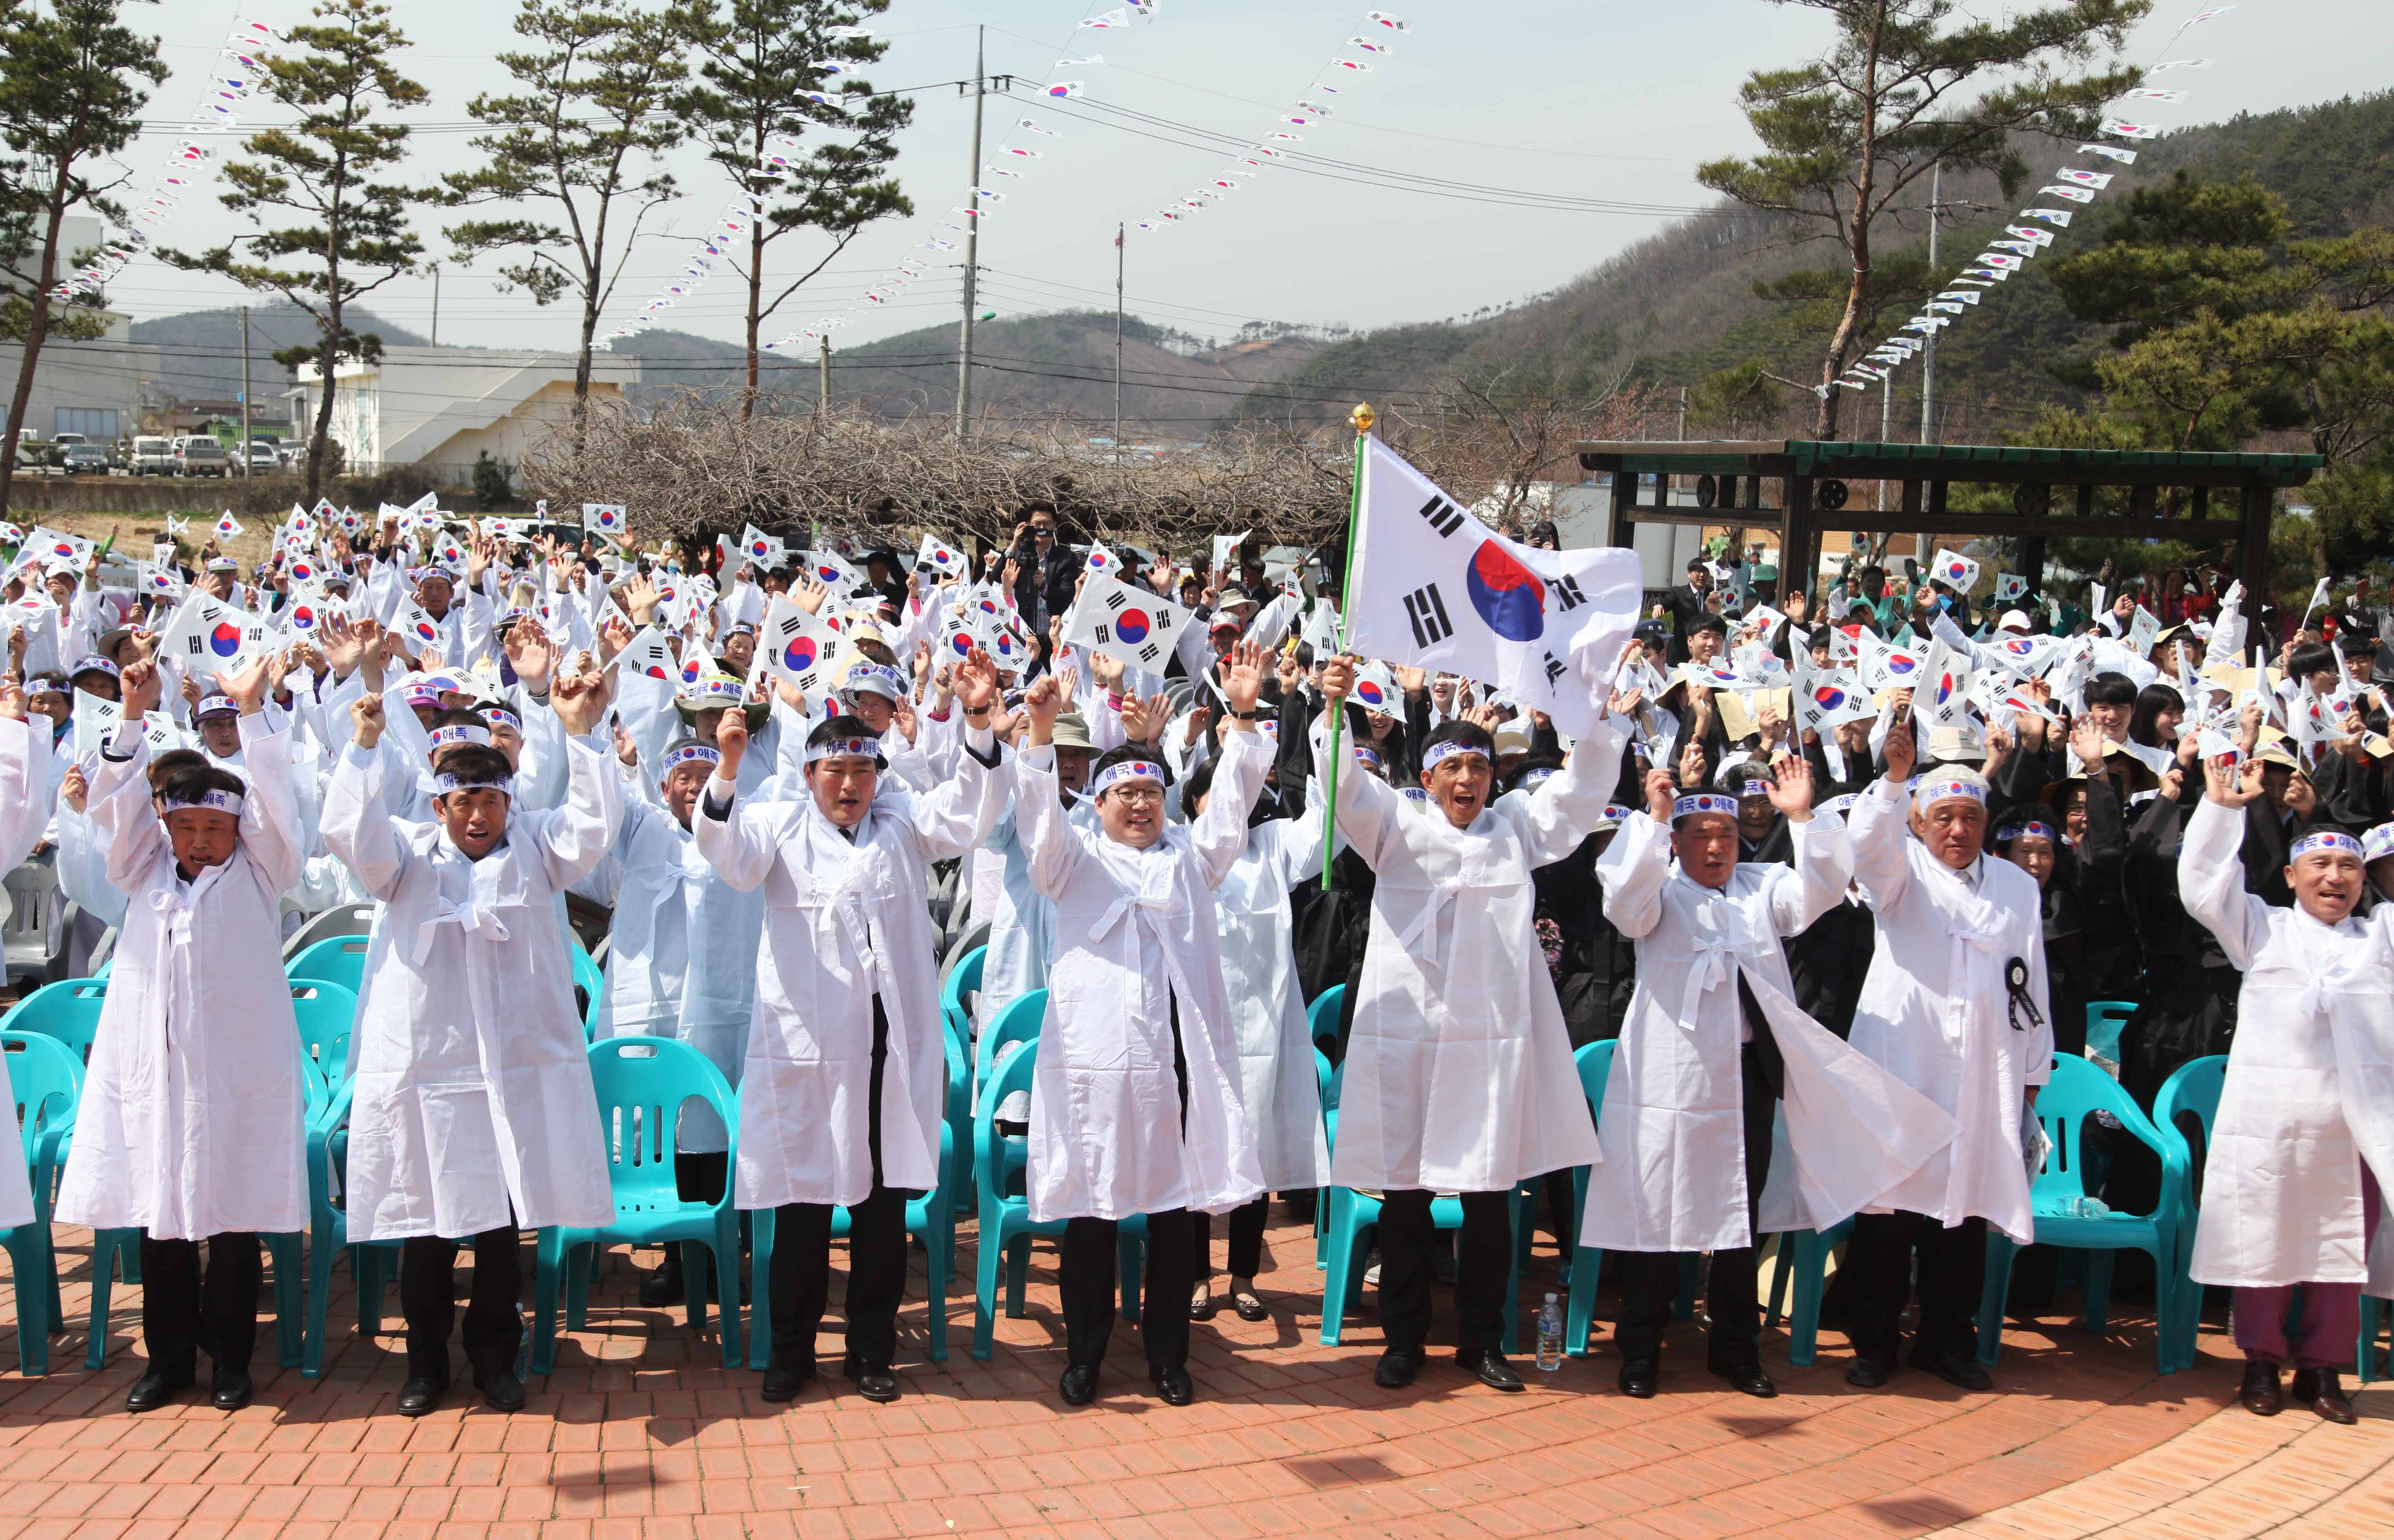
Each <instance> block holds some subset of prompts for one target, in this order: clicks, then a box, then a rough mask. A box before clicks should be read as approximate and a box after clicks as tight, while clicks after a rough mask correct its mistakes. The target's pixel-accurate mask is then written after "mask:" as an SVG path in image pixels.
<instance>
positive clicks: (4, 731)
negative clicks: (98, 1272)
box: [0, 717, 53, 1229]
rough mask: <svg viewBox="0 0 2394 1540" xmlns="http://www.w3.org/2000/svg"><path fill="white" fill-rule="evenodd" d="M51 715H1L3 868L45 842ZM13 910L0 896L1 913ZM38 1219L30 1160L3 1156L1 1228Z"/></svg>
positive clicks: (12, 866)
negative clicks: (29, 1176) (25, 718)
mask: <svg viewBox="0 0 2394 1540" xmlns="http://www.w3.org/2000/svg"><path fill="white" fill-rule="evenodd" d="M50 746H51V731H50V720H49V718H48V717H34V718H33V720H32V721H31V722H30V723H27V722H21V721H19V720H18V719H17V718H15V717H0V871H12V870H14V869H15V868H16V867H17V865H18V864H19V863H20V862H22V861H23V860H24V859H25V858H26V857H27V856H29V855H31V854H32V853H33V847H34V845H36V844H37V843H39V842H40V840H41V837H42V828H43V826H44V825H45V824H46V823H48V822H49V818H50V809H51V807H52V806H53V802H52V798H51V796H50V795H49V790H48V788H49V785H50ZM7 913H8V902H7V896H6V895H0V916H5V915H7ZM32 1223H33V1183H32V1182H30V1181H29V1180H27V1179H26V1176H25V1163H24V1162H23V1161H22V1160H20V1159H18V1158H16V1156H14V1155H11V1156H10V1157H9V1158H8V1159H7V1160H0V1229H6V1228H9V1227H13V1226H16V1225H28V1224H32Z"/></svg>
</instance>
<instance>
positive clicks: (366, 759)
mask: <svg viewBox="0 0 2394 1540" xmlns="http://www.w3.org/2000/svg"><path fill="white" fill-rule="evenodd" d="M567 752H568V754H569V755H570V756H571V770H570V781H571V789H570V791H569V793H568V795H567V797H566V802H565V805H564V806H563V807H561V808H559V809H554V810H552V811H534V810H530V809H527V810H525V811H523V812H521V813H518V812H515V811H514V810H513V809H510V811H509V816H508V819H507V834H506V843H505V844H503V845H502V846H500V847H499V848H498V849H495V850H493V851H492V852H491V853H490V854H489V855H487V856H485V857H483V858H482V859H481V860H480V861H473V860H469V859H468V858H467V856H466V854H465V853H464V852H463V851H461V850H459V849H457V847H456V846H455V845H454V844H453V843H452V842H451V841H450V839H449V836H448V835H447V834H446V833H445V832H443V831H442V830H441V828H440V827H439V826H438V825H436V824H407V823H392V822H391V821H390V820H389V819H388V817H386V816H385V815H384V812H383V792H382V787H381V786H380V784H379V781H380V778H381V771H382V759H381V757H380V756H378V755H375V754H374V753H373V752H372V751H362V750H360V749H359V748H358V746H357V745H356V744H350V745H349V748H347V749H345V750H344V751H343V753H342V757H341V762H340V765H339V767H338V768H337V769H336V770H335V771H334V772H333V779H332V783H331V784H330V786H329V787H328V789H327V791H326V793H325V798H324V839H325V841H326V843H328V844H329V845H331V846H332V848H333V849H334V851H335V853H336V854H337V855H339V856H340V858H341V859H342V860H343V861H344V862H348V864H349V868H350V870H352V871H354V872H355V873H356V874H357V875H358V880H359V882H360V883H361V884H362V886H363V887H364V888H365V889H366V891H367V892H369V893H371V894H373V895H374V896H375V898H376V899H378V900H380V901H381V902H382V903H383V905H384V910H383V915H382V918H381V921H380V923H379V924H377V925H376V927H375V933H374V938H373V940H372V941H371V942H370V944H369V945H368V948H367V951H366V961H365V977H364V980H363V987H362V989H361V991H360V999H359V1006H358V1026H357V1030H356V1032H355V1033H354V1034H353V1035H352V1036H351V1038H350V1042H349V1066H350V1069H349V1073H350V1077H351V1079H352V1080H353V1082H354V1083H355V1086H356V1092H355V1098H354V1101H353V1103H352V1105H351V1108H350V1112H349V1238H350V1239H351V1240H352V1241H358V1242H364V1241H396V1240H403V1239H405V1238H407V1237H409V1236H412V1235H441V1236H448V1237H451V1238H457V1237H462V1236H467V1235H475V1234H479V1233H480V1232H482V1231H490V1230H498V1229H501V1228H504V1227H506V1226H507V1225H508V1224H509V1223H510V1222H512V1223H513V1224H514V1225H515V1226H517V1227H519V1228H521V1229H526V1230H536V1229H539V1228H540V1227H542V1226H544V1225H602V1224H606V1223H609V1222H610V1221H612V1219H613V1218H614V1217H615V1200H614V1193H613V1191H612V1187H611V1185H610V1183H609V1180H608V1158H607V1144H606V1139H605V1135H604V1132H603V1130H602V1129H601V1128H600V1126H599V1100H598V1095H597V1092H596V1091H595V1090H594V1089H593V1087H592V1085H591V1079H590V1060H589V1057H588V1049H587V1046H586V1044H585V1041H584V1039H583V1035H582V1019H581V1014H580V1013H579V1012H578V1011H576V1010H575V1009H574V1006H573V964H572V956H571V954H568V953H567V951H566V947H565V938H564V935H563V934H562V932H561V931H560V929H559V926H558V923H557V906H558V903H559V896H560V895H561V894H562V893H563V891H564V890H565V889H566V888H569V887H571V886H572V885H573V884H574V883H575V882H577V881H579V880H580V879H581V878H582V877H583V876H584V875H585V874H586V873H587V872H588V871H589V870H590V868H591V867H593V866H595V865H597V864H598V863H599V861H600V860H602V859H603V858H604V857H605V856H606V854H607V850H608V847H609V846H610V844H611V843H612V841H613V839H614V836H615V828H616V824H617V823H618V821H619V820H620V819H621V818H622V816H623V786H622V780H621V778H620V777H619V776H618V775H617V774H616V771H615V766H614V764H613V762H612V759H611V758H610V757H607V756H605V755H603V754H601V753H599V751H598V750H596V749H594V748H592V747H590V746H589V745H588V744H585V743H582V742H579V741H577V742H574V743H572V744H570V745H569V748H568V750H567ZM511 1207H512V1212H513V1215H514V1218H513V1220H512V1221H510V1219H509V1218H508V1215H509V1212H510V1208H511Z"/></svg>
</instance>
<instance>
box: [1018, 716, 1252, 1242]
mask: <svg viewBox="0 0 2394 1540" xmlns="http://www.w3.org/2000/svg"><path fill="white" fill-rule="evenodd" d="M1270 754H1271V750H1270V748H1269V744H1267V743H1266V742H1265V740H1264V739H1263V737H1262V735H1261V734H1258V733H1255V732H1230V733H1227V734H1225V735H1224V748H1223V752H1222V765H1221V768H1220V770H1219V771H1217V774H1216V776H1215V778H1214V790H1213V796H1212V797H1211V798H1210V800H1208V802H1207V803H1206V806H1205V811H1204V813H1202V814H1200V815H1199V816H1198V818H1197V819H1196V821H1195V822H1194V823H1167V824H1166V825H1164V833H1163V836H1162V837H1160V838H1159V839H1158V840H1157V841H1156V843H1154V844H1153V845H1151V846H1149V847H1147V848H1146V849H1139V848H1138V847H1136V846H1132V845H1125V844H1122V843H1120V842H1118V841H1116V840H1112V839H1109V838H1108V837H1106V836H1105V834H1104V832H1103V830H1102V829H1089V828H1085V827H1080V826H1076V825H1075V824H1073V823H1072V822H1071V821H1070V820H1069V819H1067V818H1066V817H1065V816H1064V809H1063V808H1062V807H1061V806H1060V805H1059V802H1058V800H1057V796H1056V757H1055V751H1054V749H1053V748H1051V747H1041V748H1035V749H1029V750H1026V751H1024V753H1023V755H1022V757H1021V763H1020V765H1019V767H1018V770H1017V776H1016V784H1017V788H1018V791H1019V796H1020V800H1021V803H1022V806H1021V807H1020V808H1019V809H1017V814H1018V816H1019V817H1020V818H1021V819H1022V820H1023V823H1024V829H1023V836H1024V840H1025V843H1026V844H1027V845H1028V847H1029V849H1030V852H1031V879H1032V882H1033V885H1034V886H1035V887H1036V888H1038V890H1039V891H1041V892H1043V893H1046V894H1047V895H1048V896H1049V897H1050V898H1052V899H1053V900H1055V902H1056V955H1055V956H1054V958H1053V959H1051V961H1050V963H1049V966H1048V972H1047V1014H1046V1019H1045V1020H1044V1022H1043V1023H1042V1025H1041V1028H1040V1036H1039V1058H1038V1061H1037V1063H1036V1064H1035V1065H1034V1066H1033V1071H1032V1080H1031V1157H1030V1173H1029V1180H1028V1187H1029V1191H1030V1198H1031V1217H1032V1218H1033V1219H1034V1220H1038V1221H1043V1222H1044V1221H1046V1220H1049V1219H1070V1218H1082V1217H1084V1216H1088V1217H1094V1218H1101V1219H1122V1218H1128V1217H1130V1216H1131V1215H1134V1214H1161V1213H1166V1212H1169V1211H1171V1210H1173V1209H1181V1208H1187V1209H1202V1210H1204V1212H1206V1213H1209V1214H1221V1213H1227V1212H1229V1211H1230V1209H1233V1208H1236V1207H1238V1206H1239V1205H1240V1204H1243V1203H1245V1202H1247V1201H1248V1200H1249V1199H1251V1198H1254V1197H1256V1196H1257V1195H1258V1194H1260V1193H1261V1192H1262V1191H1263V1190H1264V1183H1263V1174H1262V1169H1261V1167H1260V1166H1258V1165H1256V1139H1255V1132H1254V1130H1253V1129H1252V1128H1250V1127H1249V1126H1248V1123H1247V1115H1246V1111H1245V1108H1244V1106H1243V1102H1242V1100H1241V1098H1240V1089H1239V1072H1238V1042H1237V1037H1236V1033H1235V1029H1234V1028H1233V1027H1232V1025H1231V1016H1230V1005H1229V1002H1228V1000H1227V999H1226V997H1225V995H1224V993H1223V987H1222V957H1221V941H1220V937H1219V917H1218V915H1217V911H1216V908H1215V902H1214V892H1215V889H1216V888H1219V887H1220V886H1221V884H1222V881H1223V879H1224V878H1225V877H1227V876H1228V875H1230V868H1231V866H1232V865H1233V864H1234V863H1235V862H1237V861H1238V858H1239V854H1240V852H1241V851H1242V850H1243V849H1245V848H1246V833H1247V809H1249V808H1251V807H1252V806H1254V804H1255V799H1256V792H1257V791H1258V790H1259V789H1260V788H1261V787H1262V785H1263V781H1264V772H1265V771H1266V770H1268V769H1269V765H1270ZM1176 1011H1177V1015H1178V1019H1179V1046H1180V1056H1181V1059H1182V1060H1183V1061H1184V1063H1185V1065H1186V1068H1187V1073H1188V1077H1189V1096H1188V1102H1187V1106H1186V1109H1185V1111H1184V1108H1183V1105H1182V1102H1181V1096H1180V1085H1179V1080H1178V1077H1177V1075H1176V1074H1175V1073H1174V1069H1173V1018H1174V1015H1175V1012H1176Z"/></svg>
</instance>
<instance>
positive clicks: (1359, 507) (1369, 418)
mask: <svg viewBox="0 0 2394 1540" xmlns="http://www.w3.org/2000/svg"><path fill="white" fill-rule="evenodd" d="M1347 420H1348V421H1349V422H1351V423H1353V424H1354V425H1355V484H1354V486H1353V488H1352V489H1351V490H1350V491H1349V492H1348V497H1347V571H1346V573H1344V574H1343V575H1342V576H1341V578H1340V580H1339V584H1338V645H1339V650H1340V651H1341V652H1344V651H1345V650H1346V645H1347V626H1348V616H1349V615H1351V614H1353V613H1354V612H1355V569H1356V568H1357V567H1358V566H1360V565H1361V561H1360V559H1359V558H1360V557H1361V551H1359V550H1358V549H1357V548H1356V542H1355V536H1356V525H1357V524H1358V523H1360V522H1361V519H1362V513H1363V443H1364V441H1365V440H1367V439H1369V438H1371V436H1372V424H1373V423H1374V422H1375V421H1376V420H1377V418H1376V415H1375V413H1374V412H1373V411H1372V403H1371V402H1370V401H1365V402H1363V403H1362V404H1361V405H1360V406H1358V407H1356V408H1355V410H1354V412H1353V413H1352V414H1351V415H1349V416H1348V419H1347ZM1346 727H1347V703H1346V702H1345V701H1344V700H1341V701H1340V702H1339V703H1338V709H1337V711H1336V712H1335V713H1334V714H1333V715H1332V717H1331V718H1330V788H1329V794H1328V795H1329V811H1328V818H1329V820H1330V829H1331V830H1335V829H1336V828H1337V826H1338V761H1339V760H1340V759H1341V758H1343V757H1344V756H1343V755H1341V754H1340V752H1339V747H1338V741H1339V739H1340V738H1341V737H1342V736H1343V735H1344V732H1345V729H1346ZM1336 843H1337V841H1335V839H1333V838H1332V837H1331V836H1330V832H1329V831H1328V830H1325V831H1324V832H1323V834H1322V891H1323V892H1325V893H1326V892H1328V891H1330V851H1331V847H1332V846H1333V845H1335V844H1336Z"/></svg>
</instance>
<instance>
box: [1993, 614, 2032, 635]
mask: <svg viewBox="0 0 2394 1540" xmlns="http://www.w3.org/2000/svg"><path fill="white" fill-rule="evenodd" d="M2014 626H2018V627H2019V628H2020V629H2021V630H2023V631H2026V630H2028V629H2030V625H2029V618H2028V612H2027V611H2025V610H2006V611H2005V612H2004V618H2003V619H2001V620H1999V621H1997V622H1995V629H1996V630H1998V631H2008V630H2010V629H2011V628H2012V627H2014Z"/></svg>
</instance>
